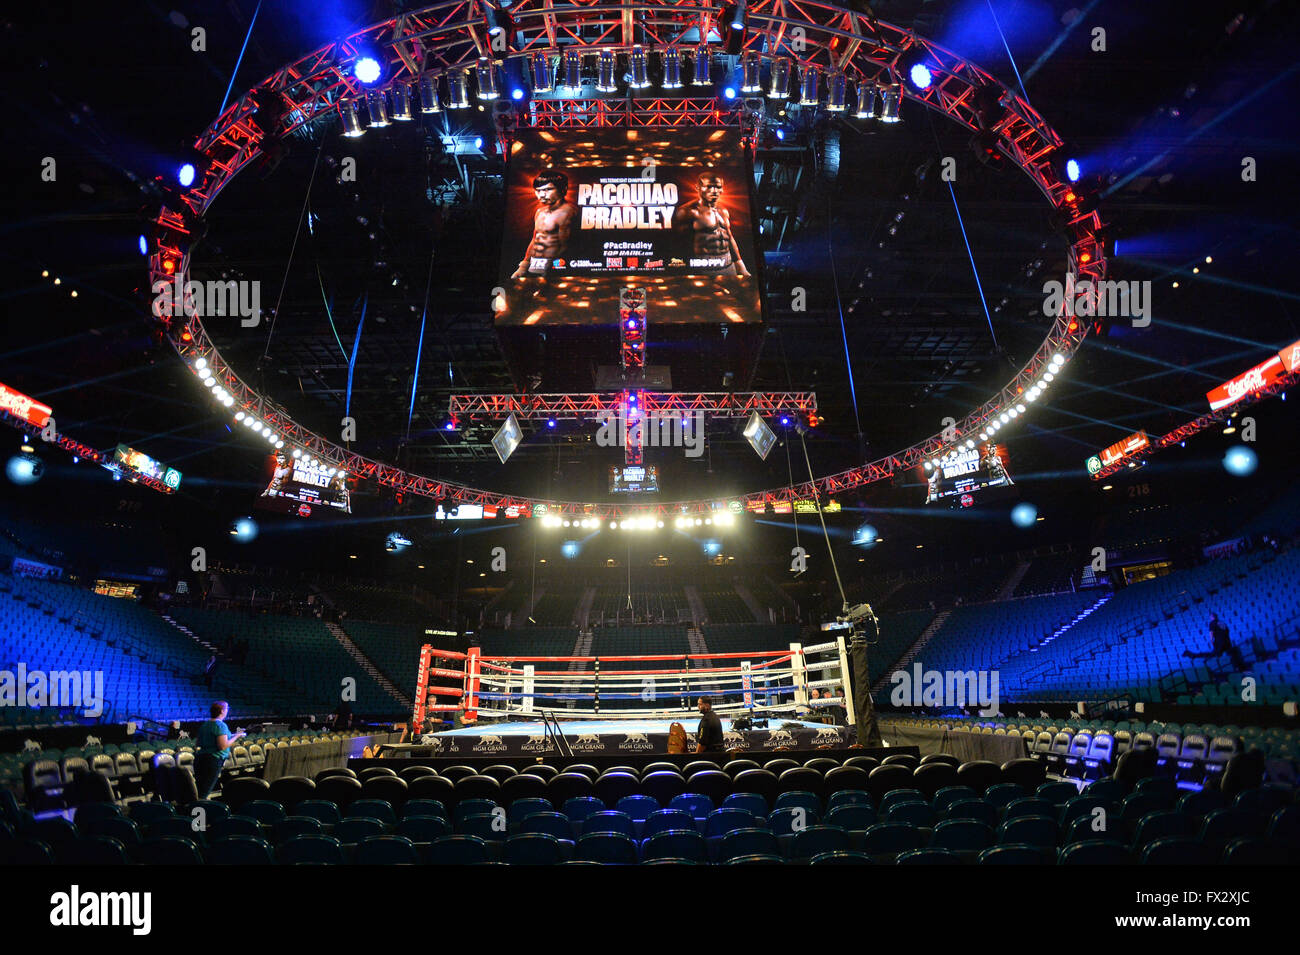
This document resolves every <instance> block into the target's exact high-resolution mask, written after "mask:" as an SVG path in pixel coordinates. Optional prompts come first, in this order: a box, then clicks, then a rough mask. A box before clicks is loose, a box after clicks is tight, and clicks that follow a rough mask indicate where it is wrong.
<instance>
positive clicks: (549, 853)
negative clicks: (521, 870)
mask: <svg viewBox="0 0 1300 955" xmlns="http://www.w3.org/2000/svg"><path fill="white" fill-rule="evenodd" d="M567 855H568V853H567V851H566V849H565V844H564V843H563V842H562V841H561V840H559V839H557V838H555V836H551V835H547V834H546V833H544V832H521V833H519V834H518V835H513V836H511V837H510V838H509V839H507V840H506V849H505V859H506V862H508V863H509V864H510V865H558V864H559V863H561V862H564V861H565V859H566V857H567Z"/></svg>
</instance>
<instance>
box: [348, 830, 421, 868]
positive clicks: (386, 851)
mask: <svg viewBox="0 0 1300 955" xmlns="http://www.w3.org/2000/svg"><path fill="white" fill-rule="evenodd" d="M419 861H420V857H419V855H417V854H416V851H415V843H414V842H412V841H411V840H410V839H407V838H406V837H404V836H371V837H370V838H369V839H365V840H363V841H362V842H361V843H360V844H358V845H357V854H356V863H357V865H416V864H417V863H419Z"/></svg>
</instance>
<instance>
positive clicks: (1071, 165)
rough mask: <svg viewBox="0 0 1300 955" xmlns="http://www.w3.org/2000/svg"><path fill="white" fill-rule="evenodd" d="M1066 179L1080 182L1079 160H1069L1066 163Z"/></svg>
mask: <svg viewBox="0 0 1300 955" xmlns="http://www.w3.org/2000/svg"><path fill="white" fill-rule="evenodd" d="M1065 178H1066V179H1069V180H1070V182H1078V181H1079V160H1077V159H1067V160H1066V161H1065Z"/></svg>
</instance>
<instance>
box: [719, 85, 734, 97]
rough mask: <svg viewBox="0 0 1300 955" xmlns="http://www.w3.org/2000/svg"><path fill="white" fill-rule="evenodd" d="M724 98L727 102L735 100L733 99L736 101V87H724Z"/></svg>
mask: <svg viewBox="0 0 1300 955" xmlns="http://www.w3.org/2000/svg"><path fill="white" fill-rule="evenodd" d="M722 98H723V99H725V100H733V99H735V98H736V88H735V87H734V86H724V87H723V88H722Z"/></svg>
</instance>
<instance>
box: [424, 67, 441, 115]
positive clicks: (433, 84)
mask: <svg viewBox="0 0 1300 955" xmlns="http://www.w3.org/2000/svg"><path fill="white" fill-rule="evenodd" d="M420 112H421V113H441V112H442V103H441V102H439V100H438V75H437V74H436V73H421V74H420Z"/></svg>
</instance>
